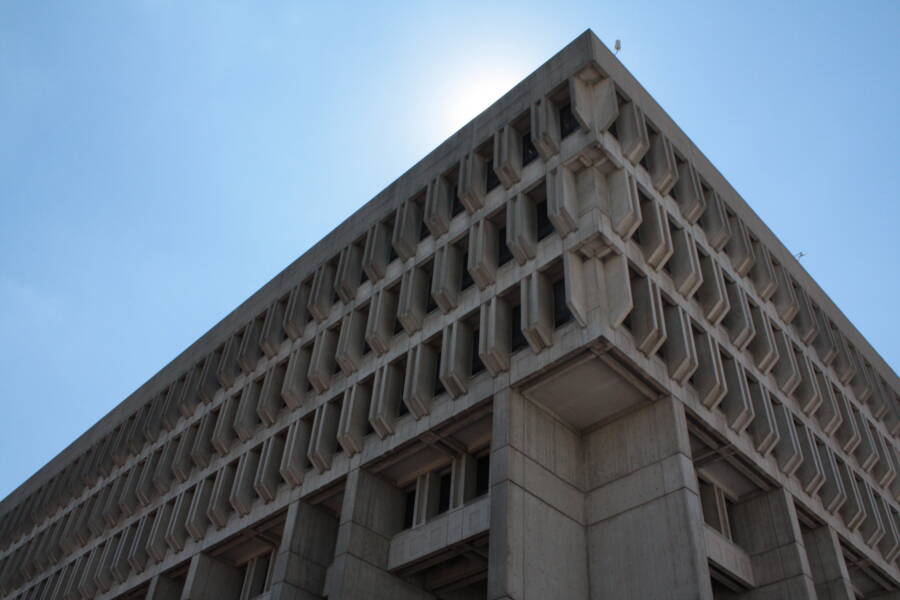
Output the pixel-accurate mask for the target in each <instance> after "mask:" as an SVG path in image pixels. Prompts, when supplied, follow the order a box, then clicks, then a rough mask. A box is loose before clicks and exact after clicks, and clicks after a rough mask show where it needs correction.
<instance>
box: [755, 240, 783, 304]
mask: <svg viewBox="0 0 900 600" xmlns="http://www.w3.org/2000/svg"><path fill="white" fill-rule="evenodd" d="M752 249H753V255H754V256H755V257H756V259H755V260H754V261H753V266H752V267H751V268H750V271H749V273H748V275H749V276H750V281H752V282H753V288H754V289H755V290H756V293H757V294H758V295H759V297H760V298H762V299H763V301H768V300H769V298H771V297H772V294H774V293H775V290H776V288H777V287H778V282H777V280H776V279H775V269H773V268H772V258H771V257H770V256H769V250H768V249H767V248H766V247H765V246H763V245H762V244H761V243H759V242H753V245H752Z"/></svg>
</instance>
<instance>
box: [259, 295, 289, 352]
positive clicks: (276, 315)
mask: <svg viewBox="0 0 900 600" xmlns="http://www.w3.org/2000/svg"><path fill="white" fill-rule="evenodd" d="M288 299H289V296H286V297H284V298H282V299H280V300H277V301H275V302H273V303H272V305H271V306H269V308H268V309H267V310H266V318H265V321H263V328H262V332H260V335H259V347H260V348H261V349H262V351H263V354H265V355H266V357H267V358H274V357H275V356H276V355H277V354H278V351H279V350H280V349H281V343H282V342H283V341H284V339H285V337H286V334H285V331H284V327H283V323H284V315H285V311H286V310H287V305H288Z"/></svg>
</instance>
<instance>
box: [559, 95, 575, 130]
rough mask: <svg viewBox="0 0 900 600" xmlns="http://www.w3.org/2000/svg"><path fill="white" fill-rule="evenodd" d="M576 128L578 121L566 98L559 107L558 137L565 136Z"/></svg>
mask: <svg viewBox="0 0 900 600" xmlns="http://www.w3.org/2000/svg"><path fill="white" fill-rule="evenodd" d="M576 129H578V121H577V120H576V119H575V115H574V113H572V103H571V102H569V101H568V100H566V102H565V104H563V105H562V106H560V107H559V137H560V138H565V137H567V136H569V135H570V134H571V133H574V132H575V130H576Z"/></svg>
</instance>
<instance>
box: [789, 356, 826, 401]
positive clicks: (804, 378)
mask: <svg viewBox="0 0 900 600" xmlns="http://www.w3.org/2000/svg"><path fill="white" fill-rule="evenodd" d="M794 357H795V358H796V359H797V366H798V367H799V368H800V384H799V385H797V388H796V389H795V390H794V399H795V400H796V401H797V403H798V404H799V405H800V410H802V411H803V413H804V414H807V415H810V416H811V415H814V414H815V412H816V411H817V410H818V409H819V406H820V405H821V404H822V394H821V393H820V392H819V383H818V381H817V380H816V375H815V372H814V371H813V366H812V362H810V360H809V357H808V356H806V354H804V353H803V352H801V351H800V350H799V349H798V348H797V347H796V346H794Z"/></svg>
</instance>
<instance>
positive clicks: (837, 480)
mask: <svg viewBox="0 0 900 600" xmlns="http://www.w3.org/2000/svg"><path fill="white" fill-rule="evenodd" d="M818 450H819V459H820V462H821V463H822V470H823V473H824V476H825V481H824V482H823V483H822V487H821V488H819V498H821V499H822V506H824V507H825V510H827V511H828V512H830V513H832V514H834V513H836V512H837V511H838V510H839V509H840V508H841V506H843V504H844V502H846V500H847V494H846V492H845V491H844V483H843V481H841V476H840V473H839V472H838V467H837V461H836V460H835V457H834V452H832V451H831V449H830V448H829V447H828V446H826V445H825V444H821V445H819V446H818Z"/></svg>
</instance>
